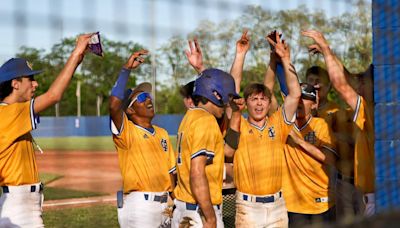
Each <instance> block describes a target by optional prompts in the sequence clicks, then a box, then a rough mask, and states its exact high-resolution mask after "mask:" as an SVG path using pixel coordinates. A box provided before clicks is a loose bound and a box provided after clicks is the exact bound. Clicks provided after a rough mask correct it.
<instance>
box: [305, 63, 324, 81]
mask: <svg viewBox="0 0 400 228" xmlns="http://www.w3.org/2000/svg"><path fill="white" fill-rule="evenodd" d="M311 74H314V75H317V76H318V77H319V78H322V79H323V80H327V81H328V82H329V75H328V71H326V70H325V69H324V68H322V67H320V66H312V67H310V68H308V69H307V71H306V78H308V76H309V75H311Z"/></svg>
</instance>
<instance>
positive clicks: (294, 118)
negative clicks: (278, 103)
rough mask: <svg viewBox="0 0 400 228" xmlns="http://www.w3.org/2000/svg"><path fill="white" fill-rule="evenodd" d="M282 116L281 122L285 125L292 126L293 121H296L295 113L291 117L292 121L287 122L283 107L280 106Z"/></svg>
mask: <svg viewBox="0 0 400 228" xmlns="http://www.w3.org/2000/svg"><path fill="white" fill-rule="evenodd" d="M282 115H283V120H284V121H285V123H286V124H287V125H292V124H293V123H294V121H296V113H295V114H294V115H293V118H292V121H289V120H288V119H287V118H286V113H285V108H284V107H283V105H282Z"/></svg>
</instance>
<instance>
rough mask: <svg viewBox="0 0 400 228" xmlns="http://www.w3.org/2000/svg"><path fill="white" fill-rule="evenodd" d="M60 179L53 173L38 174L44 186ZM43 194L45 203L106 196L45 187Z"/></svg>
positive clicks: (60, 176)
mask: <svg viewBox="0 0 400 228" xmlns="http://www.w3.org/2000/svg"><path fill="white" fill-rule="evenodd" d="M62 177H63V176H62V175H58V174H54V173H40V174H39V179H40V181H41V182H42V183H43V184H44V185H46V184H49V183H51V182H53V181H55V180H58V179H60V178H62ZM43 194H44V200H45V201H47V200H59V199H70V198H83V197H92V196H104V195H107V194H104V193H99V192H87V191H77V190H72V189H65V188H54V187H47V186H45V188H44V191H43Z"/></svg>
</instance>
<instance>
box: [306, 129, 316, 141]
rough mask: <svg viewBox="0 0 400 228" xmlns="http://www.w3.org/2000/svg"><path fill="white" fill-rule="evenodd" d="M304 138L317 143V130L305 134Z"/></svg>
mask: <svg viewBox="0 0 400 228" xmlns="http://www.w3.org/2000/svg"><path fill="white" fill-rule="evenodd" d="M304 140H305V141H307V142H309V143H311V144H315V143H316V142H317V137H316V136H315V131H310V132H308V133H307V134H306V135H305V136H304Z"/></svg>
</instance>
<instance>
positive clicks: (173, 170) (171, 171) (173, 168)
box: [168, 166, 176, 174]
mask: <svg viewBox="0 0 400 228" xmlns="http://www.w3.org/2000/svg"><path fill="white" fill-rule="evenodd" d="M175 171H176V166H174V167H172V168H171V169H170V170H168V173H169V174H171V173H173V172H175Z"/></svg>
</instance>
